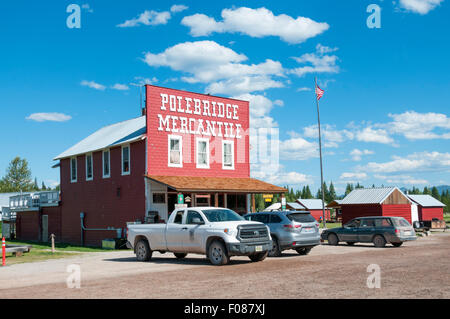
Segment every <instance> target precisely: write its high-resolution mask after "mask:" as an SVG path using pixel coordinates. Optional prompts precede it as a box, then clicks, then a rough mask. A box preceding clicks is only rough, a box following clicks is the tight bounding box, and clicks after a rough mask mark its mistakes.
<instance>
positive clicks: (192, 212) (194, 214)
mask: <svg viewBox="0 0 450 319" xmlns="http://www.w3.org/2000/svg"><path fill="white" fill-rule="evenodd" d="M195 217H197V218H199V219H200V220H201V221H203V222H204V220H203V218H202V215H200V214H199V213H198V212H196V211H195V210H188V213H187V217H186V224H187V225H193V222H192V219H194V218H195Z"/></svg>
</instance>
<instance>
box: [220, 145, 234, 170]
mask: <svg viewBox="0 0 450 319" xmlns="http://www.w3.org/2000/svg"><path fill="white" fill-rule="evenodd" d="M225 144H230V145H231V158H232V159H231V164H232V166H231V167H230V166H225V160H224V159H225V147H224V146H225ZM222 169H229V170H234V141H230V140H222Z"/></svg>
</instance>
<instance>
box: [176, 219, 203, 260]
mask: <svg viewBox="0 0 450 319" xmlns="http://www.w3.org/2000/svg"><path fill="white" fill-rule="evenodd" d="M196 219H197V220H196ZM198 220H200V221H201V222H203V223H204V222H205V221H204V219H203V217H202V216H201V215H200V213H199V212H197V211H195V210H188V211H187V216H186V221H185V223H184V225H183V226H184V227H183V228H182V229H181V232H182V236H183V251H184V252H186V253H187V252H192V253H194V252H195V253H203V252H204V251H202V249H203V243H202V238H203V236H201V235H200V234H199V233H200V232H203V231H204V228H205V227H207V226H205V225H204V224H203V225H199V224H198V223H195V222H196V221H198Z"/></svg>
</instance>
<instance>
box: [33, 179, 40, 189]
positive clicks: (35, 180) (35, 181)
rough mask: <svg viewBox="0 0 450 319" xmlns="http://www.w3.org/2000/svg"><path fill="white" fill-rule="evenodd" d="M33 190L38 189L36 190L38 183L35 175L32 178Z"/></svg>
mask: <svg viewBox="0 0 450 319" xmlns="http://www.w3.org/2000/svg"><path fill="white" fill-rule="evenodd" d="M33 190H34V191H38V190H39V185H38V181H37V177H35V178H34V185H33Z"/></svg>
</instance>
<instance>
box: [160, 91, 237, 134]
mask: <svg viewBox="0 0 450 319" xmlns="http://www.w3.org/2000/svg"><path fill="white" fill-rule="evenodd" d="M160 96H161V107H160V109H161V110H162V111H170V112H174V113H183V114H194V115H200V116H205V117H210V118H216V119H217V118H220V119H225V120H222V121H217V120H213V119H195V118H191V117H184V116H176V115H162V114H158V122H159V125H158V131H166V132H173V133H181V134H193V135H203V136H214V137H215V136H218V137H225V138H236V139H241V138H242V135H241V133H242V124H238V123H231V122H229V121H227V120H234V121H236V120H239V115H238V112H239V106H238V105H237V104H231V103H226V104H225V103H222V102H217V101H211V100H201V99H198V98H190V97H182V96H178V95H172V94H165V93H160ZM177 115H178V114H177ZM179 115H181V114H179Z"/></svg>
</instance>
